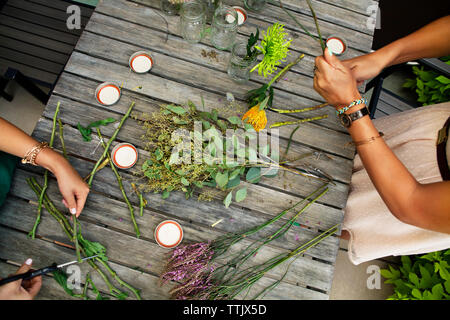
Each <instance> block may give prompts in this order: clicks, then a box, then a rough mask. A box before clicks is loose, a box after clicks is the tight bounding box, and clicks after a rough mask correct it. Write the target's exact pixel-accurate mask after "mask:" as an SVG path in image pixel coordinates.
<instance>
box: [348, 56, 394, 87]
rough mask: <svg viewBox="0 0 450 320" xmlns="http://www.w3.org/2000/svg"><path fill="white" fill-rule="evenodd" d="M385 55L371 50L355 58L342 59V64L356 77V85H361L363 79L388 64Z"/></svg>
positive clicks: (375, 74)
mask: <svg viewBox="0 0 450 320" xmlns="http://www.w3.org/2000/svg"><path fill="white" fill-rule="evenodd" d="M386 57H387V55H383V54H381V52H372V53H369V54H365V55H363V56H359V57H356V58H352V59H348V60H344V61H342V64H343V65H344V66H346V67H347V68H349V69H350V70H351V71H352V73H353V76H354V77H355V79H356V82H357V85H358V86H359V85H361V84H362V83H363V82H364V81H365V80H369V79H372V78H374V77H376V76H377V75H379V74H380V72H381V71H383V69H384V68H386V67H387V65H388V59H387V58H386Z"/></svg>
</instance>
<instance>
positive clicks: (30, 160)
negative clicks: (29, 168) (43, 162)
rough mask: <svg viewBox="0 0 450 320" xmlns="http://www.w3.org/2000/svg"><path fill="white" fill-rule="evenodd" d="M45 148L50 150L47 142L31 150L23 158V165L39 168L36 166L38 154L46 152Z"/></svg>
mask: <svg viewBox="0 0 450 320" xmlns="http://www.w3.org/2000/svg"><path fill="white" fill-rule="evenodd" d="M45 148H50V146H49V145H48V143H47V142H41V143H39V144H38V145H36V146H34V147H33V148H31V149H30V150H29V151H28V152H27V153H26V154H25V156H24V157H23V159H22V163H23V164H32V165H33V166H37V164H36V158H37V156H38V154H39V153H40V152H41V151H42V150H44V149H45Z"/></svg>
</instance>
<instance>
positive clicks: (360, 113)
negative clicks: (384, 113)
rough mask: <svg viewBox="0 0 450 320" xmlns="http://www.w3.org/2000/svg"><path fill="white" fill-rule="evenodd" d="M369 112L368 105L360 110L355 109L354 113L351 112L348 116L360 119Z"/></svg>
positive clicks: (353, 119)
mask: <svg viewBox="0 0 450 320" xmlns="http://www.w3.org/2000/svg"><path fill="white" fill-rule="evenodd" d="M369 114H370V113H369V109H367V107H364V108H362V109H360V110H358V111H355V112H353V113H350V114H349V115H348V116H349V117H350V119H351V120H352V122H353V121H356V120H358V119H361V118H362V117H365V116H368V115H369Z"/></svg>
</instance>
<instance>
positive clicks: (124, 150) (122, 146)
mask: <svg viewBox="0 0 450 320" xmlns="http://www.w3.org/2000/svg"><path fill="white" fill-rule="evenodd" d="M111 158H112V161H113V163H114V165H115V166H116V167H118V168H120V169H129V168H131V167H133V166H134V165H135V164H136V162H137V160H138V151H137V149H136V147H135V146H133V145H132V144H130V143H119V144H118V145H116V146H115V147H114V149H113V150H112V152H111Z"/></svg>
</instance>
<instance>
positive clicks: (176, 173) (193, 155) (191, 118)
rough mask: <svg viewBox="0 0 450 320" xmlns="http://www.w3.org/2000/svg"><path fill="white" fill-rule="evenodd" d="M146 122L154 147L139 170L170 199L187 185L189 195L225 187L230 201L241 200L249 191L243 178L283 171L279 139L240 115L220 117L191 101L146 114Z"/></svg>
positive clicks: (148, 143)
mask: <svg viewBox="0 0 450 320" xmlns="http://www.w3.org/2000/svg"><path fill="white" fill-rule="evenodd" d="M141 124H142V126H143V127H144V128H145V129H146V134H145V135H144V136H143V140H144V142H145V147H146V150H147V151H149V152H150V157H149V158H148V159H146V161H145V162H144V163H143V164H142V167H141V169H140V170H139V172H137V176H138V177H139V178H138V181H139V184H140V189H141V190H143V191H144V192H149V191H152V192H157V193H161V194H162V197H163V198H164V199H166V198H168V197H169V195H170V193H171V192H172V191H177V190H180V191H183V192H184V193H185V196H186V198H187V199H188V198H190V197H192V196H193V194H194V192H198V193H199V194H200V195H199V199H202V200H211V199H212V198H214V197H217V194H218V193H221V192H223V191H225V192H226V196H225V199H224V204H225V206H226V207H228V206H229V205H230V204H231V202H232V201H233V198H234V200H235V201H236V202H241V201H243V200H244V199H245V198H246V196H247V188H246V187H245V186H243V187H241V180H245V181H246V182H248V183H257V182H259V180H260V179H261V177H262V176H266V177H271V176H274V175H276V174H277V170H276V168H275V169H274V168H273V167H276V165H277V159H278V140H275V138H271V140H270V144H268V143H267V139H268V137H267V134H266V133H264V134H259V135H258V134H257V133H256V132H255V130H254V129H253V126H252V125H250V124H248V123H243V122H242V120H241V119H240V118H239V117H237V116H231V117H229V118H227V119H220V118H219V115H218V111H217V110H212V111H211V112H206V111H199V110H198V109H197V107H196V106H195V105H194V104H193V103H192V102H189V103H188V105H187V106H184V107H183V106H176V105H165V106H163V107H162V108H161V110H160V112H159V113H154V114H152V115H142V117H141ZM269 153H270V155H269ZM142 181H145V183H143V184H142V183H141V182H142ZM212 188H215V189H216V190H217V189H218V190H221V191H216V192H213V190H214V189H212Z"/></svg>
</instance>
